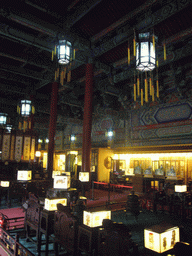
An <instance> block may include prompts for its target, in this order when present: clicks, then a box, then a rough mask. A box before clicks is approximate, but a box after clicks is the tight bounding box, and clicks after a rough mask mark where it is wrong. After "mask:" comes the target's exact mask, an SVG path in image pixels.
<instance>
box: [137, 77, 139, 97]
mask: <svg viewBox="0 0 192 256" xmlns="http://www.w3.org/2000/svg"><path fill="white" fill-rule="evenodd" d="M137 93H138V96H140V81H139V77H137Z"/></svg>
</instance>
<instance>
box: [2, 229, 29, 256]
mask: <svg viewBox="0 0 192 256" xmlns="http://www.w3.org/2000/svg"><path fill="white" fill-rule="evenodd" d="M0 245H1V246H2V247H3V249H4V250H5V251H6V252H7V253H8V254H9V255H10V256H17V255H20V256H34V254H33V253H31V252H30V251H29V250H28V249H27V248H25V247H24V246H23V245H22V244H20V243H19V235H16V236H15V237H13V236H10V234H9V233H8V232H7V231H5V230H4V229H2V228H0Z"/></svg>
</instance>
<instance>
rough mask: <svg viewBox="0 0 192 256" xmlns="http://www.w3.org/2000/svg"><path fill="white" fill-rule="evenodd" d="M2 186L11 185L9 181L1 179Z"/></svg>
mask: <svg viewBox="0 0 192 256" xmlns="http://www.w3.org/2000/svg"><path fill="white" fill-rule="evenodd" d="M1 187H3V188H8V187H9V181H1Z"/></svg>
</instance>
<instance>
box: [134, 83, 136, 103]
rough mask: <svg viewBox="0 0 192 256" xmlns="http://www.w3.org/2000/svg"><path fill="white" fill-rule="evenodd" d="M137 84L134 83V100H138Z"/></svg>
mask: <svg viewBox="0 0 192 256" xmlns="http://www.w3.org/2000/svg"><path fill="white" fill-rule="evenodd" d="M136 96H137V95H136V84H134V101H136Z"/></svg>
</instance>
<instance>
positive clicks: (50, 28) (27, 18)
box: [4, 8, 90, 51]
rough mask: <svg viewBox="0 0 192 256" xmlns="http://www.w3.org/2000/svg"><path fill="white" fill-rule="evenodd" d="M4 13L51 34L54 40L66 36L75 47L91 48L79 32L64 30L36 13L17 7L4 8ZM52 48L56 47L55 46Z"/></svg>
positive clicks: (10, 17) (9, 17)
mask: <svg viewBox="0 0 192 256" xmlns="http://www.w3.org/2000/svg"><path fill="white" fill-rule="evenodd" d="M4 13H5V14H4V15H5V16H6V18H8V19H10V20H12V21H14V22H16V23H19V24H21V25H23V26H26V27H28V28H31V29H34V30H35V31H39V32H40V33H43V34H46V35H48V36H50V37H51V38H52V40H53V39H54V40H57V39H60V38H63V37H64V38H65V39H66V40H69V41H70V42H72V43H73V45H74V46H75V47H77V48H80V49H81V50H84V51H87V50H89V49H90V42H89V41H88V40H87V39H85V38H82V37H79V36H78V35H77V34H75V33H73V32H69V31H68V30H67V29H65V30H63V29H61V28H60V27H59V26H56V25H54V24H52V23H48V22H45V21H43V20H41V19H39V18H37V17H36V16H34V15H31V14H28V13H24V12H21V11H18V10H17V9H15V10H14V9H13V8H11V9H10V10H9V11H8V12H7V11H6V10H4ZM49 40H50V39H49ZM52 49H54V47H53V48H52Z"/></svg>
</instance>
